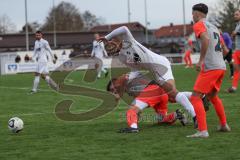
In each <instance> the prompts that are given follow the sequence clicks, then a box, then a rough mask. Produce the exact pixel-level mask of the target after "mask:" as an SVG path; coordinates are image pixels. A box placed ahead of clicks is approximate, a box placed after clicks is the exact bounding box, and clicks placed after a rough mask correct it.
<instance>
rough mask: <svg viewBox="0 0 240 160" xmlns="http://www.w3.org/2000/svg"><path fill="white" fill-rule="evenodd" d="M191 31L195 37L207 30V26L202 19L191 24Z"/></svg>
mask: <svg viewBox="0 0 240 160" xmlns="http://www.w3.org/2000/svg"><path fill="white" fill-rule="evenodd" d="M193 31H194V33H195V35H196V37H197V38H199V37H200V35H201V34H202V33H204V32H207V28H206V27H205V25H204V23H203V21H199V22H197V23H195V24H194V25H193Z"/></svg>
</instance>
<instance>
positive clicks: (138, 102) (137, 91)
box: [107, 71, 187, 133]
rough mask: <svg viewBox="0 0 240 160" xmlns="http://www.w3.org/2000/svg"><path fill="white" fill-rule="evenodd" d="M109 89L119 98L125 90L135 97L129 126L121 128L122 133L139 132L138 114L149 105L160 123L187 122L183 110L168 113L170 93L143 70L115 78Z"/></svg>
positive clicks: (128, 119) (108, 86)
mask: <svg viewBox="0 0 240 160" xmlns="http://www.w3.org/2000/svg"><path fill="white" fill-rule="evenodd" d="M107 91H109V92H111V93H113V94H114V95H115V96H116V98H117V100H119V98H121V97H122V95H123V93H124V92H126V93H128V94H129V95H130V96H133V97H135V99H134V101H133V102H132V104H131V106H130V108H129V109H128V110H127V114H126V120H127V123H128V128H123V129H120V131H119V132H120V133H136V132H139V129H138V118H139V117H138V114H139V112H141V111H142V110H143V109H145V108H147V107H151V108H153V109H154V110H155V112H156V113H157V120H158V123H160V124H161V123H165V124H173V123H174V122H175V121H176V120H179V121H180V122H181V123H182V124H183V125H185V124H186V123H187V118H186V116H185V114H184V113H183V112H182V111H181V110H179V109H177V110H176V111H175V112H172V113H170V114H168V113H167V111H168V106H167V104H168V95H167V94H166V92H165V91H164V90H163V89H162V88H161V87H159V85H158V84H157V83H156V82H154V81H151V80H149V79H148V78H146V77H145V76H144V75H143V74H141V72H138V71H136V72H130V74H124V75H122V76H120V77H118V78H113V79H112V80H110V82H109V83H108V85H107Z"/></svg>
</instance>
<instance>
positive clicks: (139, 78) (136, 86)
mask: <svg viewBox="0 0 240 160" xmlns="http://www.w3.org/2000/svg"><path fill="white" fill-rule="evenodd" d="M151 81H152V80H150V79H149V78H147V77H146V76H144V75H143V74H142V73H141V72H139V71H134V72H130V73H129V76H128V81H127V82H126V86H125V91H126V93H128V94H129V95H130V96H134V97H136V96H138V95H139V94H140V93H141V92H142V91H143V89H144V88H146V87H147V86H148V85H149V83H150V82H151Z"/></svg>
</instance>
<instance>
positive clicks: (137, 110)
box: [128, 105, 141, 113]
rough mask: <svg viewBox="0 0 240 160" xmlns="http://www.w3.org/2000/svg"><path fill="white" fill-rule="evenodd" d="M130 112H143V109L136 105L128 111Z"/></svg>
mask: <svg viewBox="0 0 240 160" xmlns="http://www.w3.org/2000/svg"><path fill="white" fill-rule="evenodd" d="M129 110H131V111H134V112H136V113H138V112H140V111H141V109H140V108H139V107H138V106H135V105H131V106H130V108H129V109H128V111H129Z"/></svg>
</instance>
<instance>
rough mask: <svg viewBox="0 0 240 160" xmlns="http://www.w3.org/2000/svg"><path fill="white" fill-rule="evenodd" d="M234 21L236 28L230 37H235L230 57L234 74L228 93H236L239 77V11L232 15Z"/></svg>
mask: <svg viewBox="0 0 240 160" xmlns="http://www.w3.org/2000/svg"><path fill="white" fill-rule="evenodd" d="M234 19H235V21H236V22H237V25H236V28H235V30H234V31H233V32H232V36H233V37H235V51H234V53H233V55H232V57H233V65H234V73H233V80H232V86H231V87H230V88H228V90H227V91H228V92H229V93H234V92H236V90H237V87H238V80H239V76H240V10H237V11H236V12H235V13H234Z"/></svg>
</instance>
